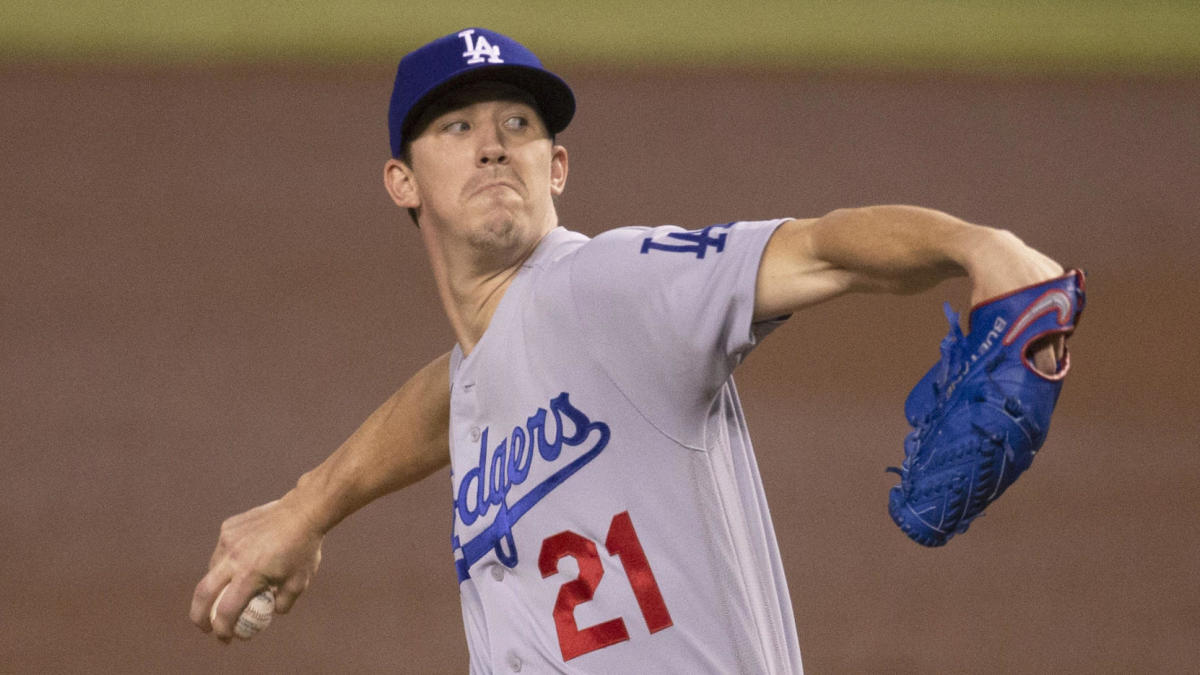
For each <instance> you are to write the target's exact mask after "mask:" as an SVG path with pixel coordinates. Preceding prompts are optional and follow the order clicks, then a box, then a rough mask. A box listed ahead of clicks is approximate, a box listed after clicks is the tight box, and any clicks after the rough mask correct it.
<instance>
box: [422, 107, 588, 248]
mask: <svg viewBox="0 0 1200 675" xmlns="http://www.w3.org/2000/svg"><path fill="white" fill-rule="evenodd" d="M414 130H415V131H417V132H418V133H417V136H416V137H415V138H414V140H413V141H412V144H411V147H410V155H409V156H410V160H411V165H410V166H409V167H408V168H409V171H410V174H409V177H410V180H411V183H412V190H413V196H414V197H415V199H416V200H417V201H418V202H419V206H418V207H417V208H419V210H420V214H421V216H420V220H421V223H422V225H423V226H429V227H434V228H438V229H439V230H441V231H442V232H444V233H445V234H447V235H449V236H450V237H451V238H462V239H465V240H467V241H469V242H471V243H472V244H474V245H480V246H486V247H488V248H494V247H497V246H499V247H502V248H503V247H508V246H514V245H516V246H520V245H522V244H521V242H524V241H526V240H528V239H529V238H531V237H536V239H534V241H536V240H537V239H540V237H541V235H542V234H544V233H545V232H546V231H548V230H549V229H550V228H552V227H553V226H554V225H555V224H556V222H555V217H554V204H553V199H552V197H553V195H557V194H561V193H562V189H563V185H564V184H565V182H566V169H567V160H566V150H565V149H563V148H562V147H561V146H555V145H553V143H552V141H551V139H550V135H549V133H548V132H547V130H546V127H545V125H544V123H543V122H542V119H541V116H540V115H539V114H538V113H537V110H536V108H535V107H534V104H533V102H532V99H530V97H529V96H528V95H527V94H525V93H524V92H523V91H521V90H519V89H517V88H515V87H512V86H509V85H503V84H498V83H479V84H475V85H471V86H469V87H465V88H461V89H458V90H456V91H454V92H452V93H450V94H448V95H447V96H445V97H443V98H441V99H440V100H439V101H437V102H436V103H434V104H433V105H431V106H430V108H429V109H427V110H426V111H425V113H424V114H423V115H422V116H421V118H420V119H419V120H418V122H417V123H416V124H415V125H414Z"/></svg>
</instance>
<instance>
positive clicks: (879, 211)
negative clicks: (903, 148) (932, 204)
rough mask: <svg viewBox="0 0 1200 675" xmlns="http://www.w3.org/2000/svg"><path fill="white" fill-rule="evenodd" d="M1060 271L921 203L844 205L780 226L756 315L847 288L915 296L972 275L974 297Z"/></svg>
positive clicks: (1010, 241)
mask: <svg viewBox="0 0 1200 675" xmlns="http://www.w3.org/2000/svg"><path fill="white" fill-rule="evenodd" d="M1061 273H1062V267H1060V266H1059V265H1058V264H1057V263H1055V262H1054V261H1053V260H1050V259H1049V258H1047V257H1046V256H1044V255H1042V254H1041V253H1039V252H1037V251H1035V250H1033V249H1031V248H1029V247H1028V246H1026V245H1025V244H1024V243H1023V242H1022V241H1021V240H1020V239H1018V238H1017V237H1016V236H1015V235H1013V234H1012V233H1010V232H1007V231H1004V230H998V229H994V228H990V227H983V226H979V225H973V224H971V223H967V222H965V221H963V220H961V219H959V218H955V217H954V216H951V215H948V214H946V213H942V212H940V211H935V210H933V209H925V208H920V207H916V206H869V207H864V208H855V209H839V210H837V211H833V212H831V213H829V214H827V215H825V216H822V217H820V218H814V219H810V220H793V221H790V222H788V223H785V224H784V225H782V226H780V228H779V229H778V230H776V232H775V234H774V235H773V236H772V238H771V241H770V242H769V243H768V244H767V248H766V250H765V251H764V253H763V260H762V264H761V266H760V268H759V276H758V286H757V289H756V295H755V310H754V311H755V318H757V319H767V318H771V317H774V316H780V315H782V314H786V313H789V312H794V311H797V310H799V309H802V308H804V307H807V306H810V305H814V304H817V303H820V302H824V301H826V300H829V299H832V298H835V297H837V296H839V295H842V294H843V293H846V292H849V291H867V292H887V293H901V294H907V293H916V292H919V291H923V290H925V289H928V288H931V287H933V286H936V285H937V284H938V283H940V282H942V281H944V280H946V279H948V278H951V277H956V276H964V275H965V276H969V277H970V279H971V284H972V301H973V302H979V301H980V300H984V299H987V298H989V297H992V296H995V295H999V294H1001V293H1004V292H1007V291H1009V290H1011V289H1014V288H1018V287H1020V286H1024V285H1028V284H1031V283H1035V282H1038V281H1042V280H1044V279H1048V278H1050V277H1052V276H1055V275H1057V274H1061Z"/></svg>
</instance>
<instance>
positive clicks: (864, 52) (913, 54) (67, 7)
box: [0, 0, 1200, 75]
mask: <svg viewBox="0 0 1200 675" xmlns="http://www.w3.org/2000/svg"><path fill="white" fill-rule="evenodd" d="M473 25H485V26H487V27H489V28H493V29H495V30H499V31H501V32H506V33H510V34H512V35H514V36H516V37H518V38H519V39H520V40H522V41H523V42H525V43H526V44H528V45H530V46H531V47H533V48H534V50H535V51H537V52H538V54H539V55H541V56H542V57H543V58H544V59H545V60H548V61H551V62H553V63H556V64H559V65H560V66H574V65H582V66H589V65H597V66H617V67H626V66H651V67H654V66H673V67H713V66H717V67H723V66H733V67H750V68H806V69H816V70H840V69H851V70H882V71H911V70H939V71H960V72H997V73H1041V72H1046V73H1066V74H1074V73H1080V74H1087V73H1098V74H1104V73H1118V74H1132V75H1138V74H1152V75H1153V74H1167V75H1173V74H1184V75H1189V74H1196V73H1200V1H1197V0H1182V1H1181V0H1165V1H1143V2H1136V1H1135V2H1118V1H1114V0H1099V1H1094V2H1081V1H1071V2H1054V1H1052V0H1051V1H1040V2H1039V1H1033V0H1014V1H1009V2H1006V1H1004V0H964V1H961V2H954V1H950V0H913V1H894V2H888V1H885V0H856V1H849V2H786V1H782V0H770V1H766V2H753V3H750V2H748V3H736V2H719V1H716V0H665V1H662V2H646V1H645V0H640V1H632V0H611V1H607V2H605V1H597V2H570V1H564V0H557V1H550V0H532V1H527V2H488V3H482V2H438V1H436V0H435V1H426V2H412V1H411V0H410V1H405V0H392V1H385V0H345V1H342V2H332V1H316V2H279V1H269V0H208V1H206V0H191V1H185V0H141V1H135V0H129V1H120V0H74V1H66V0H0V62H9V63H12V62H17V63H28V62H44V61H51V62H55V61H64V62H96V61H101V62H135V63H137V62H151V63H189V62H202V63H209V62H217V63H220V62H263V61H266V62H294V63H321V64H332V65H340V64H346V63H376V62H388V63H390V62H393V61H394V60H395V58H396V57H397V55H399V54H402V53H404V52H405V51H407V50H408V49H410V48H412V47H414V46H416V45H419V44H421V43H423V42H425V41H427V40H429V39H432V38H434V37H437V36H440V35H443V34H446V33H449V32H452V31H455V30H458V29H460V28H463V27H466V26H473Z"/></svg>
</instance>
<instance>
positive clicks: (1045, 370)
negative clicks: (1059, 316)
mask: <svg viewBox="0 0 1200 675" xmlns="http://www.w3.org/2000/svg"><path fill="white" fill-rule="evenodd" d="M1066 344H1067V339H1066V338H1065V337H1063V336H1062V335H1051V336H1049V337H1046V338H1042V339H1041V340H1038V341H1037V342H1035V343H1034V344H1033V346H1032V347H1031V352H1032V353H1031V354H1030V356H1032V357H1033V365H1034V367H1035V368H1037V369H1038V370H1039V371H1040V372H1041V373H1042V374H1043V375H1054V374H1055V373H1057V372H1058V370H1059V366H1060V365H1061V364H1062V358H1063V354H1064V353H1065V352H1066Z"/></svg>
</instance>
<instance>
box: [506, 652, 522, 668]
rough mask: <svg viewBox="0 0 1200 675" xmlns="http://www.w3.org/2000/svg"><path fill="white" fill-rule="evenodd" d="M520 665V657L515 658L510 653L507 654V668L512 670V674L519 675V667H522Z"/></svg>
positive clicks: (515, 656) (514, 655)
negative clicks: (516, 674) (517, 674)
mask: <svg viewBox="0 0 1200 675" xmlns="http://www.w3.org/2000/svg"><path fill="white" fill-rule="evenodd" d="M522 665H523V664H522V663H521V657H519V656H517V655H516V654H513V653H512V652H509V653H508V667H509V668H510V669H511V670H512V671H513V672H514V673H519V672H521V666H522Z"/></svg>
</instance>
